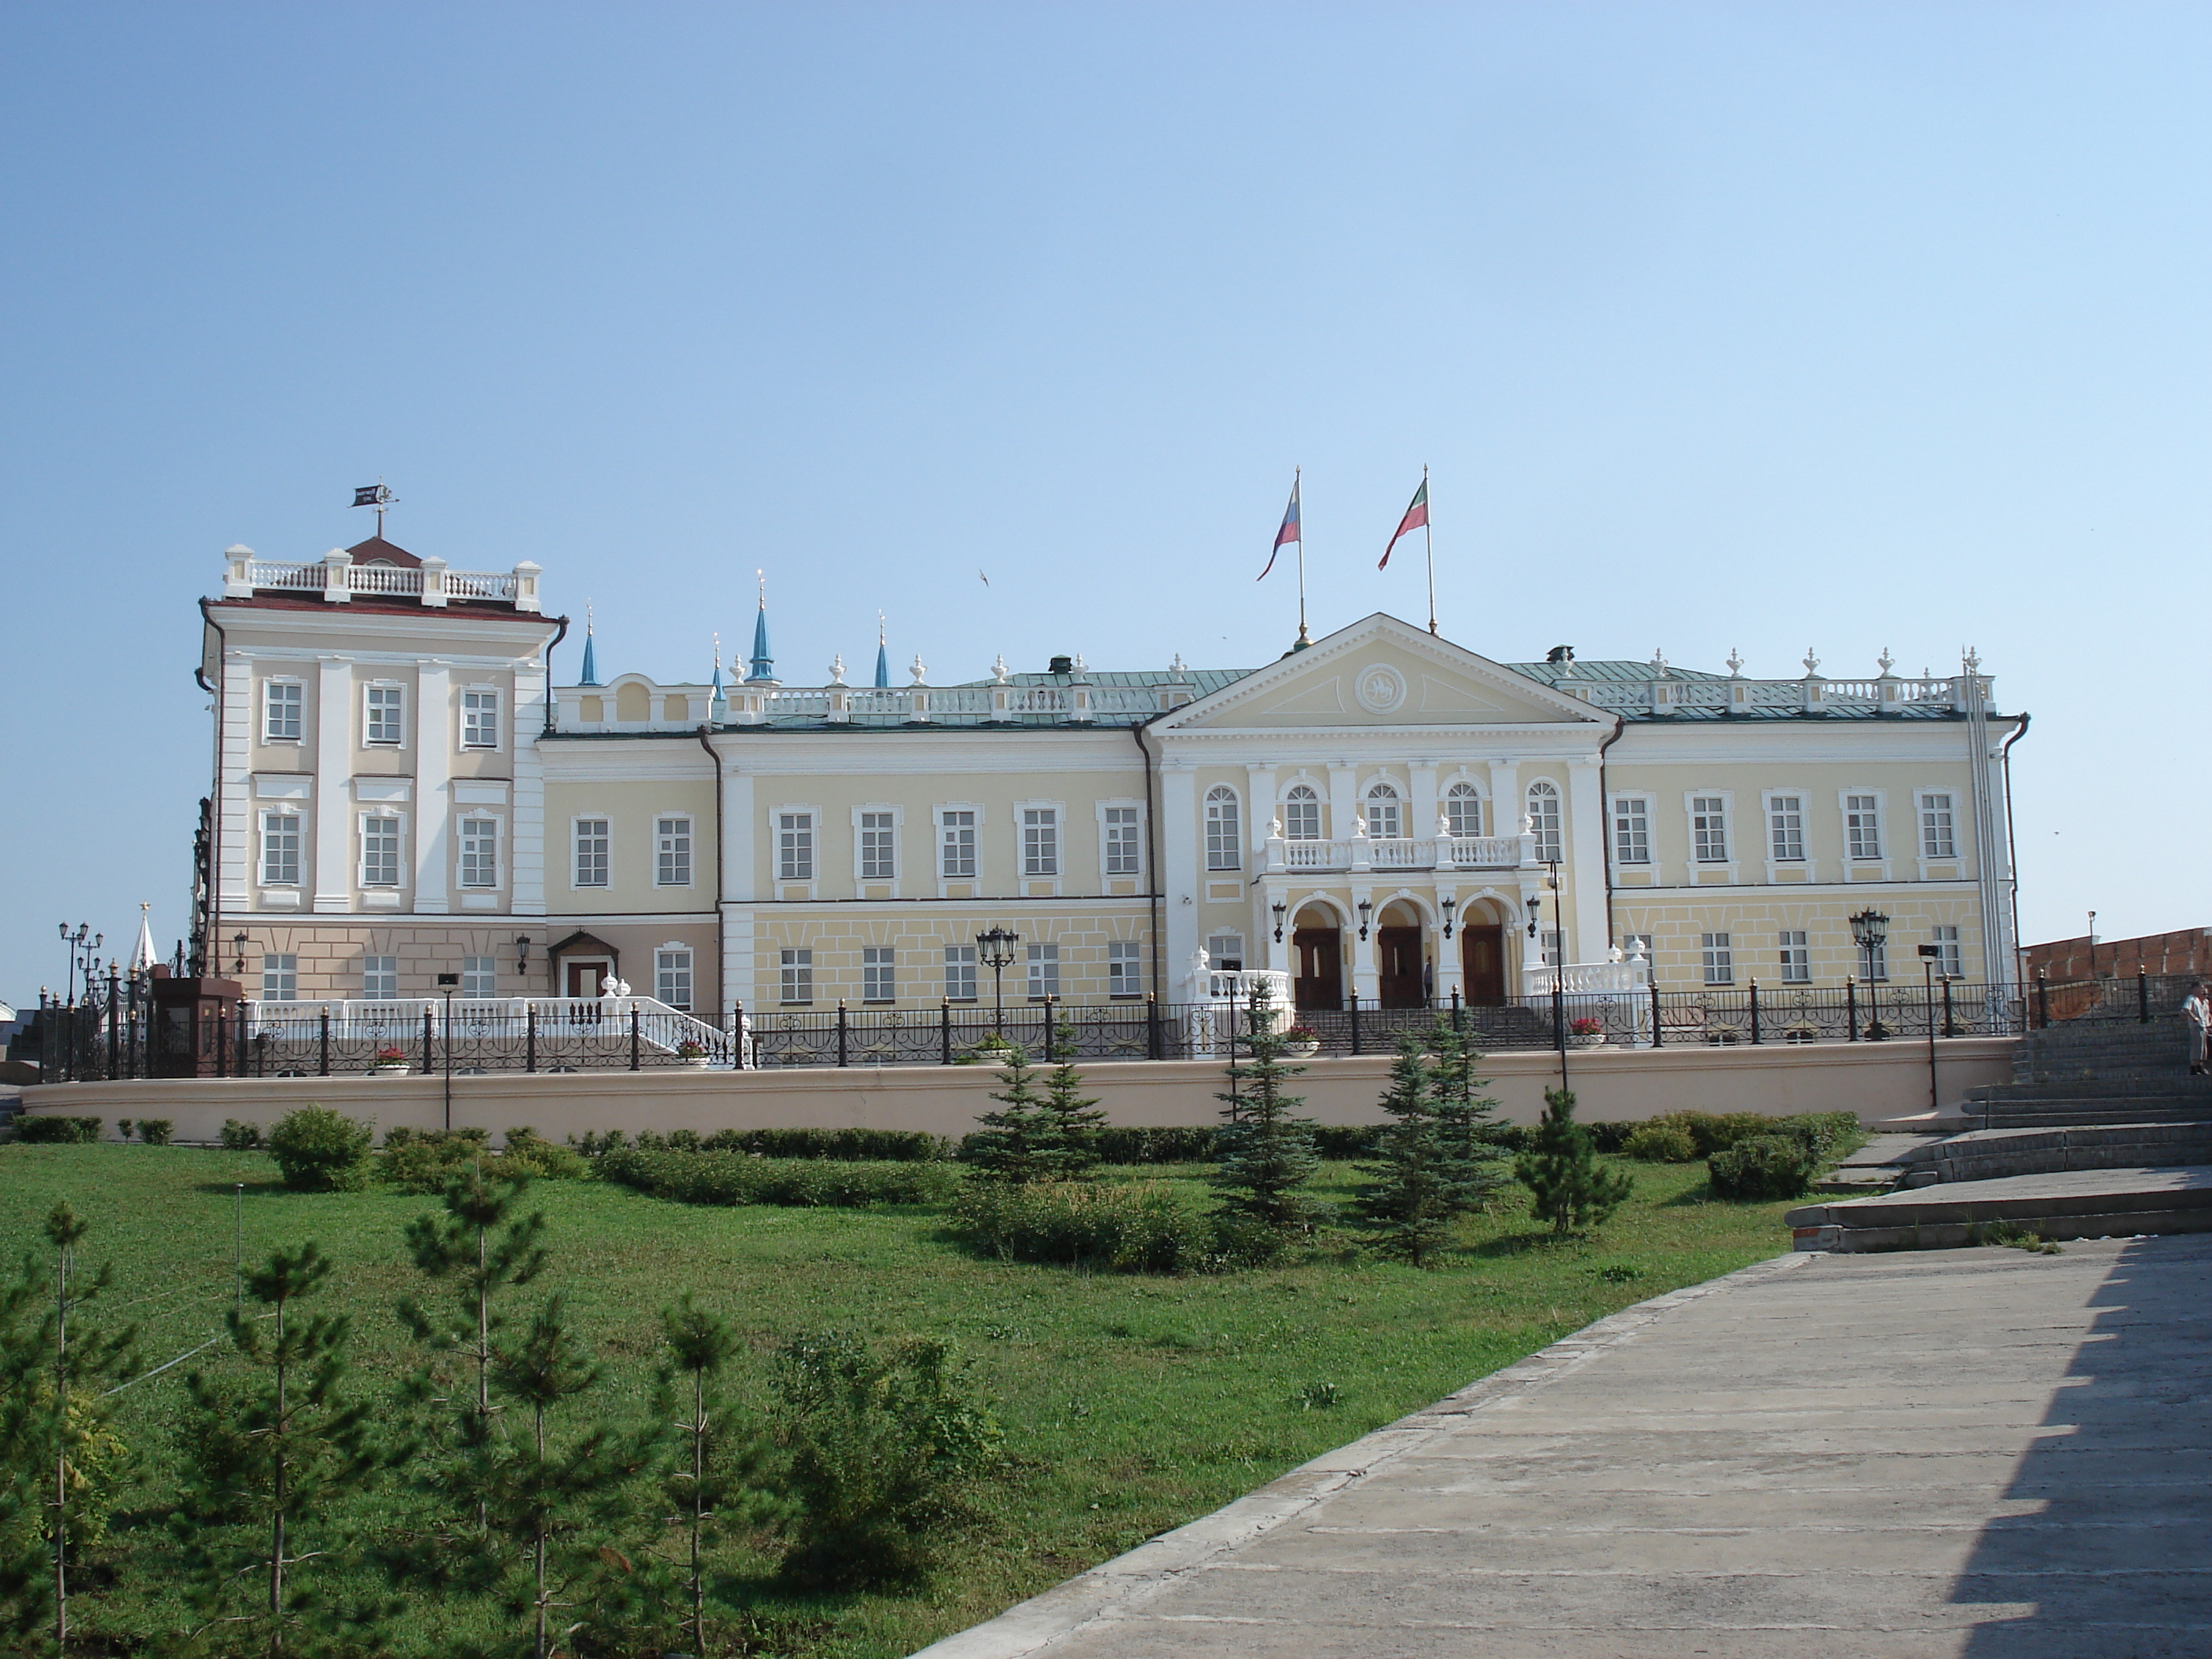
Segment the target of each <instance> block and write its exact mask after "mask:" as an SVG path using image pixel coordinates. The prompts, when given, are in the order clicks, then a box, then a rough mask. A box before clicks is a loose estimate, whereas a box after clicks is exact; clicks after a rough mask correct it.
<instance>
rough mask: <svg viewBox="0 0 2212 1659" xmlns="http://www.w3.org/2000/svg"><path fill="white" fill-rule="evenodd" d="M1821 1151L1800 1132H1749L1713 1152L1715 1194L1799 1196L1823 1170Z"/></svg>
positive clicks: (1707, 1165)
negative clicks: (1792, 1133) (1765, 1133)
mask: <svg viewBox="0 0 2212 1659" xmlns="http://www.w3.org/2000/svg"><path fill="white" fill-rule="evenodd" d="M1820 1162H1821V1158H1820V1152H1818V1151H1816V1150H1815V1149H1814V1146H1813V1144H1812V1143H1811V1142H1810V1141H1808V1140H1807V1139H1804V1138H1802V1137H1801V1136H1797V1135H1747V1136H1746V1137H1745V1138H1744V1139H1741V1140H1739V1141H1737V1142H1736V1143H1735V1145H1734V1146H1725V1147H1723V1148H1722V1149H1721V1150H1720V1151H1719V1152H1715V1153H1714V1154H1713V1155H1712V1158H1711V1160H1710V1161H1709V1162H1708V1163H1707V1164H1706V1168H1707V1170H1709V1171H1710V1172H1711V1173H1710V1179H1711V1183H1712V1189H1713V1195H1714V1196H1715V1197H1716V1198H1796V1197H1798V1196H1800V1195H1801V1194H1803V1192H1804V1191H1805V1189H1806V1188H1808V1186H1810V1185H1811V1184H1812V1182H1813V1177H1814V1176H1815V1175H1817V1174H1819V1173H1820Z"/></svg>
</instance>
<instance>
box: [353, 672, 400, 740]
mask: <svg viewBox="0 0 2212 1659" xmlns="http://www.w3.org/2000/svg"><path fill="white" fill-rule="evenodd" d="M403 701H404V699H403V696H402V693H401V690H400V688H399V687H398V686H396V685H372V686H370V687H369V688H368V701H367V702H366V704H365V705H364V710H365V713H364V718H363V720H362V739H361V740H362V742H363V743H385V744H396V743H398V741H399V716H400V710H401V705H402V702H403Z"/></svg>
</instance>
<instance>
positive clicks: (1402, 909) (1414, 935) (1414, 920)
mask: <svg viewBox="0 0 2212 1659" xmlns="http://www.w3.org/2000/svg"><path fill="white" fill-rule="evenodd" d="M1375 981H1376V982H1375V989H1376V997H1377V1000H1380V1001H1381V1003H1382V1004H1383V1006H1384V1007H1385V1008H1425V1007H1426V1006H1428V1003H1429V987H1428V963H1427V961H1426V959H1425V958H1424V957H1423V956H1422V954H1421V914H1420V912H1419V911H1418V910H1416V909H1415V908H1413V906H1412V905H1410V904H1408V903H1407V902H1405V901H1404V900H1403V899H1396V900H1394V901H1392V902H1390V903H1389V904H1386V905H1384V906H1383V915H1382V919H1381V925H1380V926H1379V927H1376V931H1375Z"/></svg>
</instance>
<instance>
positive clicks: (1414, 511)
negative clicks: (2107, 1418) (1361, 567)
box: [1375, 478, 1429, 570]
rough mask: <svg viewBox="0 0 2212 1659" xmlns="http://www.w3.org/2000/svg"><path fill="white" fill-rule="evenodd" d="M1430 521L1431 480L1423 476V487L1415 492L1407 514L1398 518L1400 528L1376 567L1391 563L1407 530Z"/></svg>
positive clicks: (1414, 528) (1419, 527)
mask: <svg viewBox="0 0 2212 1659" xmlns="http://www.w3.org/2000/svg"><path fill="white" fill-rule="evenodd" d="M1428 522H1429V481H1428V480H1427V479H1426V478H1423V479H1422V480H1421V487H1420V488H1419V489H1417V490H1415V491H1414V492H1413V505H1412V506H1411V507H1407V509H1406V516H1405V517H1404V518H1402V519H1401V520H1398V528H1397V529H1396V531H1395V532H1393V533H1392V535H1391V537H1390V545H1389V546H1388V547H1386V548H1384V549H1383V557H1382V559H1381V560H1380V562H1377V563H1376V567H1375V568H1376V569H1377V570H1380V569H1382V568H1383V566H1385V565H1387V564H1389V562H1390V556H1391V554H1393V553H1395V552H1396V551H1397V550H1398V544H1399V543H1400V542H1401V541H1403V540H1404V539H1405V538H1406V534H1407V532H1408V531H1413V530H1419V529H1422V528H1424V527H1425V526H1426V525H1427V524H1428Z"/></svg>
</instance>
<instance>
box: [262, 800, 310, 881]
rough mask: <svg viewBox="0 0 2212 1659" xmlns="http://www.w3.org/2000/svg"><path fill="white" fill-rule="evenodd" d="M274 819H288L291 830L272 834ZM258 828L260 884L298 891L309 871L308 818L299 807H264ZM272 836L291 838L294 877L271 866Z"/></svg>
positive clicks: (279, 868)
mask: <svg viewBox="0 0 2212 1659" xmlns="http://www.w3.org/2000/svg"><path fill="white" fill-rule="evenodd" d="M272 818H289V819H290V820H291V822H292V827H291V829H289V830H271V829H270V827H269V824H270V819H272ZM259 828H260V832H261V845H260V853H261V856H260V858H259V860H257V865H256V867H257V868H258V870H259V872H260V880H259V882H258V885H259V886H263V887H278V888H289V889H293V890H297V889H298V888H299V886H300V885H301V877H302V875H303V874H304V873H305V872H306V870H307V814H306V813H305V812H302V811H301V810H300V809H299V808H298V807H296V806H264V807H263V808H262V809H261V811H260V814H259ZM272 835H282V836H290V837H291V842H292V848H291V866H292V873H291V874H290V875H289V876H288V875H285V874H284V873H283V866H281V865H272V863H271V862H270V850H271V848H270V836H272ZM272 869H273V870H275V871H276V873H275V874H273V875H272V874H271V873H270V872H271V870H272Z"/></svg>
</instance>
